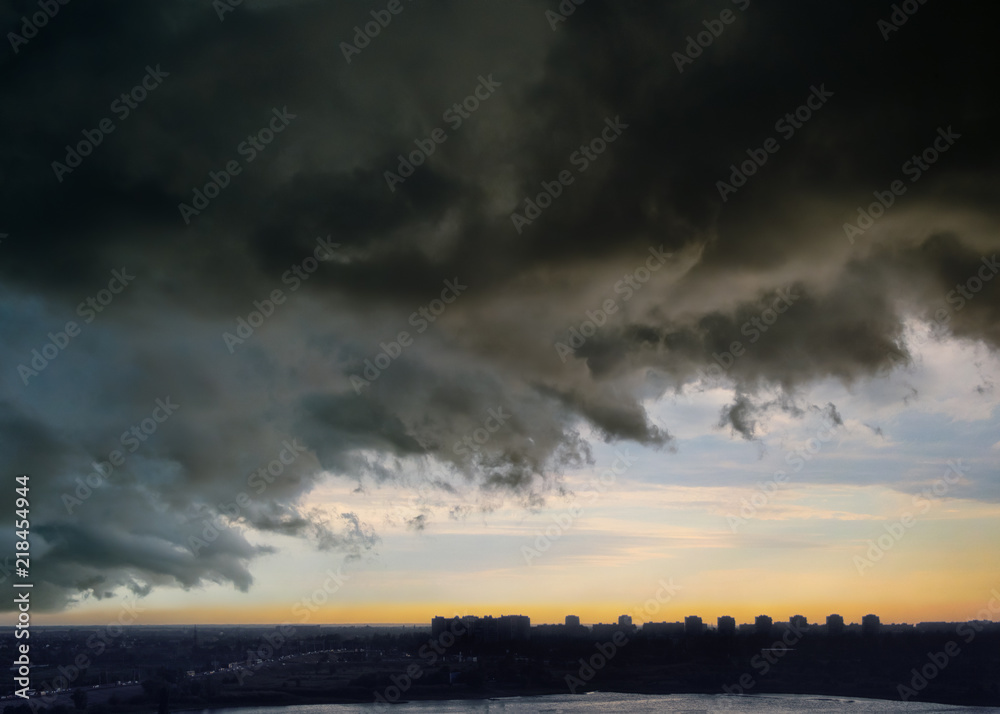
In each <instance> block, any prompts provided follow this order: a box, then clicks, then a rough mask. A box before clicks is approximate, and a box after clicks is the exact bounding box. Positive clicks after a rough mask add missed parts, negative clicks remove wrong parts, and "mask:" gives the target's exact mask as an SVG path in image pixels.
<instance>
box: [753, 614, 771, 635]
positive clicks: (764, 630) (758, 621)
mask: <svg viewBox="0 0 1000 714" xmlns="http://www.w3.org/2000/svg"><path fill="white" fill-rule="evenodd" d="M753 624H754V629H755V631H756V632H757V634H758V635H763V636H764V637H770V636H771V626H772V625H773V624H774V621H773V620H772V619H771V618H770V617H768V616H767V615H757V617H755V618H754V621H753Z"/></svg>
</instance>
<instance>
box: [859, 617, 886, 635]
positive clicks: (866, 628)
mask: <svg viewBox="0 0 1000 714" xmlns="http://www.w3.org/2000/svg"><path fill="white" fill-rule="evenodd" d="M880 629H882V623H881V622H880V621H879V619H878V615H865V616H864V617H862V618H861V634H862V635H877V634H878V632H879V630H880Z"/></svg>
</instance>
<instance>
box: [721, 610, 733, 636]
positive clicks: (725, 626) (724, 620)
mask: <svg viewBox="0 0 1000 714" xmlns="http://www.w3.org/2000/svg"><path fill="white" fill-rule="evenodd" d="M718 626H719V634H720V635H726V636H732V635H735V634H736V619H735V618H732V617H730V616H729V615H723V616H722V617H720V618H719V620H718Z"/></svg>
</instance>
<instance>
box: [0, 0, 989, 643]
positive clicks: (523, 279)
mask: <svg viewBox="0 0 1000 714" xmlns="http://www.w3.org/2000/svg"><path fill="white" fill-rule="evenodd" d="M39 7H40V6H39V5H38V4H37V3H30V2H15V1H13V0H8V1H6V2H0V28H2V29H3V32H4V34H5V36H6V39H7V46H5V47H4V48H3V49H2V50H0V93H2V96H3V100H4V111H3V112H2V113H0V137H2V138H0V178H2V185H3V187H4V190H3V192H2V194H0V335H2V340H0V466H2V472H3V473H4V475H5V479H6V480H5V483H9V487H8V488H7V489H6V491H7V492H6V493H4V494H3V499H2V501H3V507H4V509H5V513H7V514H10V516H9V518H8V517H7V516H5V518H7V519H8V520H6V521H5V522H7V523H8V524H9V527H7V528H4V529H3V531H2V533H0V543H3V545H4V546H6V547H5V548H4V551H5V552H7V553H12V554H13V553H15V552H16V551H15V541H16V540H18V539H19V536H17V535H16V533H15V530H14V520H15V509H16V506H15V499H16V498H17V496H18V494H17V493H16V492H15V488H16V487H17V486H18V484H17V483H16V482H15V477H16V476H17V475H20V474H27V475H28V476H29V478H30V485H29V487H30V492H29V496H28V501H29V502H30V509H29V514H28V520H29V521H30V528H29V530H30V544H31V546H30V568H29V571H30V572H29V574H28V576H26V577H21V576H19V575H17V573H16V570H15V563H14V560H13V557H11V556H7V558H6V560H4V561H3V562H2V565H0V576H2V578H3V581H4V582H5V583H7V582H10V581H17V580H24V581H29V582H31V583H32V584H33V586H34V587H33V590H32V614H33V618H34V621H35V622H36V623H38V624H66V623H88V624H105V623H107V622H108V621H111V620H113V619H114V618H115V616H116V613H119V612H121V611H122V609H123V608H126V609H128V608H131V609H132V610H133V611H136V612H138V613H140V614H139V617H138V619H137V620H136V622H137V623H138V624H161V623H280V622H304V623H305V622H308V623H313V624H315V623H352V622H353V623H421V624H426V623H427V622H428V620H429V619H430V618H431V617H432V616H435V615H454V614H458V615H465V614H480V615H486V614H493V615H500V614H525V615H529V616H530V617H531V618H532V622H533V623H545V622H561V621H563V618H564V616H565V615H567V614H576V615H578V616H580V618H581V620H582V621H583V622H585V623H595V622H611V621H614V620H616V619H617V617H618V616H619V615H621V614H630V615H632V617H633V620H634V621H635V622H636V623H639V622H645V621H657V622H658V621H676V620H679V619H682V618H683V617H685V616H687V615H700V616H702V617H703V618H704V619H705V620H706V621H707V622H711V623H714V622H715V618H717V617H719V616H721V615H732V616H734V617H736V618H737V621H739V622H747V621H752V619H753V617H754V616H756V615H759V614H768V615H771V616H772V617H773V618H774V619H775V620H787V619H788V618H789V617H790V616H792V615H794V614H802V615H805V616H806V617H807V618H808V619H809V621H810V622H815V621H823V619H824V618H825V617H826V616H827V615H828V614H831V613H834V612H836V613H840V614H842V615H843V616H844V618H845V620H847V621H848V622H860V619H861V617H862V616H863V615H865V614H867V613H875V614H878V615H879V616H880V617H881V619H882V621H883V622H918V621H938V620H951V621H958V620H968V619H974V618H976V617H977V616H978V614H979V613H981V612H982V611H983V609H984V608H985V607H986V606H987V603H988V602H989V601H990V600H991V598H993V597H995V596H996V595H995V593H996V592H998V591H1000V551H998V550H997V548H996V543H997V542H998V538H1000V518H998V517H1000V469H998V464H1000V429H998V426H1000V410H998V407H1000V393H998V391H997V389H996V385H997V382H998V381H1000V359H998V348H1000V297H998V296H1000V293H998V292H997V286H996V285H994V281H993V278H994V277H995V276H996V275H997V273H998V272H1000V264H998V263H997V252H998V248H1000V238H998V235H1000V234H998V227H1000V212H998V203H997V201H996V196H997V195H998V193H997V192H998V189H1000V174H998V171H997V165H998V158H1000V140H998V138H997V134H996V129H995V127H996V126H997V125H998V124H997V119H998V114H1000V107H998V105H997V100H996V92H995V82H994V79H993V78H994V77H995V76H996V74H997V69H998V67H997V63H998V60H997V58H996V55H995V53H994V52H992V50H991V48H992V36H991V35H990V34H989V33H990V29H989V23H986V22H974V21H971V22H970V20H969V13H970V12H973V10H974V9H975V6H970V7H972V8H973V9H972V10H969V11H966V10H963V9H962V4H961V3H960V4H959V5H955V4H953V3H952V4H945V3H933V2H932V3H926V4H918V3H915V2H914V3H902V6H900V5H894V4H892V3H887V2H877V3H867V2H866V3H862V2H853V1H852V2H845V3H836V4H832V5H831V4H825V5H823V6H818V5H815V4H810V3H773V2H771V3H769V2H763V1H761V0H724V1H718V2H711V3H694V2H682V1H674V2H662V3H645V2H634V1H628V0H625V1H620V2H612V1H611V0H584V1H583V2H580V3H579V4H576V3H571V2H568V1H564V2H562V3H561V4H560V3H558V2H556V1H555V0H507V1H505V2H503V3H494V2H484V1H482V0H478V1H475V2H458V1H457V0H452V1H448V0H442V1H440V2H433V3H432V2H430V0H392V1H391V2H384V3H383V2H381V0H376V1H375V2H366V3H363V2H358V1H354V0H351V1H345V2H321V1H319V0H244V2H242V3H240V4H230V3H229V2H228V1H227V0H217V1H216V2H209V1H208V0H197V1H195V0H163V1H162V2H157V3H149V4H147V3H134V2H125V1H124V0H121V1H111V0H94V1H92V2H88V3H79V4H78V3H69V4H66V5H58V7H57V8H56V9H54V10H51V9H50V12H49V14H46V13H45V11H44V10H39ZM998 282H1000V281H998ZM16 517H17V518H19V519H20V518H23V516H20V515H18V516H16ZM3 607H4V608H6V609H7V610H11V608H12V607H13V605H12V604H11V603H10V602H7V603H5V604H4V605H3Z"/></svg>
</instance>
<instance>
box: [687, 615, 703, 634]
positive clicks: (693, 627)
mask: <svg viewBox="0 0 1000 714" xmlns="http://www.w3.org/2000/svg"><path fill="white" fill-rule="evenodd" d="M702 629H703V625H702V622H701V618H700V617H698V616H697V615H689V616H688V617H685V618H684V634H685V635H688V636H690V637H694V636H696V635H700V634H701V632H702Z"/></svg>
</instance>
